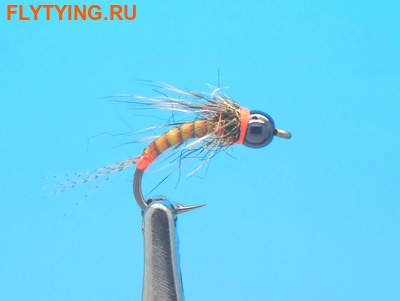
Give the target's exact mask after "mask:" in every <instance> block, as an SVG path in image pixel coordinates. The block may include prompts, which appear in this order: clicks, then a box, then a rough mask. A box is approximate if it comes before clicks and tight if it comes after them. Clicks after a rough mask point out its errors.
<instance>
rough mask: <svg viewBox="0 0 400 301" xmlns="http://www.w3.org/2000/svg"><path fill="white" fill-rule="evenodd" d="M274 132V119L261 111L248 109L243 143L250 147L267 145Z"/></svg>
mask: <svg viewBox="0 0 400 301" xmlns="http://www.w3.org/2000/svg"><path fill="white" fill-rule="evenodd" d="M275 133H276V129H275V123H274V120H273V119H272V118H271V116H269V115H268V114H266V113H264V112H261V111H250V116H249V123H248V126H247V132H246V136H245V137H244V141H243V144H244V145H246V146H248V147H251V148H261V147H264V146H267V145H268V144H269V143H270V142H271V141H272V139H273V138H274V135H275Z"/></svg>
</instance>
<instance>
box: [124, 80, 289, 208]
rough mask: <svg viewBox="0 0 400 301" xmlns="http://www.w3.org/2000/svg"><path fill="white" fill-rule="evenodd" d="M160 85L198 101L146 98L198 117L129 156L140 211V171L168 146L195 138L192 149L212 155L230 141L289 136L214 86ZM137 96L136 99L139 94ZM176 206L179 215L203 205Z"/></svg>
mask: <svg viewBox="0 0 400 301" xmlns="http://www.w3.org/2000/svg"><path fill="white" fill-rule="evenodd" d="M164 88H166V89H168V90H170V91H173V92H176V93H178V94H181V95H186V96H189V97H191V98H192V99H194V100H200V101H201V103H195V102H189V101H185V100H181V99H174V98H168V97H165V98H164V97H162V98H153V99H147V100H151V101H155V102H158V101H160V99H162V100H163V102H162V103H161V107H162V106H164V108H167V109H169V110H173V111H180V112H189V111H190V112H191V113H196V114H198V116H199V117H198V118H196V119H195V120H194V121H189V122H182V123H180V124H179V125H178V126H175V127H174V128H172V129H170V130H169V131H167V132H165V133H164V134H162V135H161V136H159V137H157V138H156V139H155V140H154V141H153V142H151V143H150V144H149V145H148V146H147V147H146V148H145V149H144V151H143V153H142V155H141V156H139V157H136V158H134V159H131V161H130V162H131V163H130V164H136V171H135V174H134V178H133V194H134V197H135V199H136V201H137V203H138V205H139V207H140V208H141V209H142V210H143V211H144V210H145V209H146V208H147V207H148V203H147V202H146V200H145V199H144V197H143V194H142V188H141V186H142V177H143V174H144V172H145V171H146V169H147V168H148V167H149V166H150V165H151V164H152V162H153V161H155V160H156V159H157V157H159V156H160V155H161V154H162V153H163V152H164V151H166V150H167V149H169V148H173V147H178V146H180V145H181V144H182V143H184V142H186V141H188V140H189V139H197V140H196V141H195V142H193V143H191V144H190V146H194V145H196V144H197V143H202V144H201V147H200V148H197V149H196V150H195V151H202V150H204V149H207V150H210V151H211V155H212V154H214V153H215V152H216V151H218V150H219V149H221V148H223V147H229V146H231V145H233V144H243V145H245V146H247V147H251V148H261V147H264V146H267V145H268V144H269V143H270V142H271V141H272V139H273V138H274V136H277V137H280V138H285V139H290V138H291V134H290V132H287V131H285V130H281V129H277V128H275V123H274V121H273V119H272V118H271V117H270V116H269V115H268V114H266V113H264V112H262V111H256V110H249V109H247V108H244V107H241V106H240V105H239V104H238V103H236V102H234V101H233V100H232V99H231V98H229V97H228V96H226V95H225V94H223V93H222V92H221V90H220V89H216V90H215V91H214V92H213V93H211V95H205V94H202V93H198V92H192V91H182V90H179V89H177V88H174V87H171V86H167V87H164ZM137 98H139V99H140V98H141V97H137ZM142 99H145V98H142ZM159 105H160V103H159ZM187 147H188V146H187ZM211 155H210V156H209V158H210V157H211ZM176 206H177V208H176V209H175V210H174V213H175V214H179V213H182V212H186V211H188V210H191V209H195V208H198V207H200V206H203V205H194V206H183V205H180V204H177V203H176Z"/></svg>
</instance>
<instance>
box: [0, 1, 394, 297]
mask: <svg viewBox="0 0 400 301" xmlns="http://www.w3.org/2000/svg"><path fill="white" fill-rule="evenodd" d="M74 3H79V4H88V5H89V4H93V3H84V2H82V1H77V2H74ZM74 3H65V4H74ZM110 3H111V2H109V1H97V2H96V3H95V4H99V5H101V6H102V7H103V9H106V6H107V5H108V4H110ZM113 3H115V1H113ZM6 4H8V3H6ZM6 4H5V3H3V4H1V7H0V16H1V19H0V38H1V43H0V53H1V56H0V92H1V102H0V114H1V115H0V133H1V136H0V138H1V144H0V145H1V157H0V158H1V159H0V162H1V168H2V172H1V174H0V183H1V184H0V185H1V189H0V200H1V210H0V240H1V243H0V299H1V300H41V301H44V300H140V298H141V287H142V273H143V252H142V239H143V238H142V234H141V230H140V228H141V215H140V212H139V208H138V207H137V205H136V203H135V202H134V199H133V197H132V193H131V179H132V174H133V171H134V168H130V169H128V170H126V171H124V172H122V173H121V174H119V175H117V176H116V177H114V178H113V179H112V180H110V181H107V184H105V185H102V186H101V187H100V188H99V189H96V190H95V191H94V192H93V193H90V194H89V196H88V197H86V198H83V199H81V198H82V196H84V195H85V194H86V193H88V192H89V191H91V189H92V187H93V186H90V184H87V185H86V184H85V185H82V186H80V187H78V188H74V189H71V190H70V191H67V192H65V193H62V194H59V195H57V196H54V197H50V198H45V197H44V196H45V195H47V194H49V193H50V194H51V192H52V189H54V188H52V187H51V185H52V184H54V183H56V182H58V181H59V180H60V179H61V180H62V179H63V178H65V177H63V176H62V175H63V174H65V173H71V172H72V173H73V172H76V171H82V170H87V169H91V168H97V167H100V166H103V165H106V164H109V163H113V162H117V161H121V160H124V159H127V158H129V157H131V156H136V155H139V154H140V153H141V151H142V149H143V148H144V147H145V145H146V144H144V143H136V144H128V145H124V146H119V145H120V143H121V142H129V141H131V140H132V139H133V137H131V136H129V135H122V136H117V137H112V136H111V135H108V134H106V133H110V134H119V133H126V132H130V131H131V130H132V129H138V128H141V127H143V125H144V124H145V122H143V120H147V119H146V118H144V119H143V117H146V116H143V117H142V118H140V117H138V116H137V115H141V114H142V112H140V111H139V112H136V111H133V110H130V109H128V107H127V106H126V105H124V104H117V103H112V102H108V101H106V100H104V99H101V97H103V96H109V95H117V94H121V93H134V94H140V95H146V96H154V95H155V93H154V92H153V91H152V90H151V88H149V87H146V86H141V85H138V83H137V81H136V79H149V80H154V81H163V82H167V83H170V84H172V85H175V86H177V87H179V88H182V89H191V90H201V91H209V90H208V88H207V86H206V85H205V84H206V83H209V84H212V85H214V86H217V85H218V80H219V83H220V85H221V86H222V87H229V88H228V89H225V92H226V93H227V94H228V95H229V96H231V97H232V98H233V99H235V100H236V101H237V102H239V103H240V104H241V105H243V106H246V107H248V108H251V109H259V110H263V111H266V112H268V113H269V114H270V115H271V116H273V118H274V120H275V122H276V125H277V127H279V128H283V129H286V130H290V131H291V132H292V133H293V138H292V139H291V140H288V141H287V140H283V139H274V141H273V142H272V143H271V145H270V146H268V147H267V148H263V149H258V150H254V149H249V148H246V147H244V146H233V147H232V148H231V150H230V151H229V154H230V155H231V156H234V157H235V159H234V158H232V157H231V156H228V155H225V154H223V153H221V154H219V155H218V156H217V157H215V158H214V159H213V160H212V162H211V164H210V166H209V167H208V168H207V170H206V173H205V175H204V176H202V177H191V178H188V179H186V178H185V177H184V176H182V177H181V179H180V181H179V184H178V185H177V186H176V182H177V179H176V177H175V178H173V177H171V179H172V184H167V185H162V186H161V187H159V188H157V189H156V190H155V193H157V194H164V195H166V196H168V197H169V198H170V199H171V200H173V201H177V202H181V203H184V204H194V203H202V202H206V203H207V204H208V206H206V207H204V208H202V209H199V210H196V211H194V212H192V213H187V214H185V215H182V216H180V217H179V235H180V240H181V245H180V253H181V265H182V272H183V281H184V289H185V296H186V299H187V300H400V286H399V283H400V272H399V271H400V256H399V254H400V237H399V233H400V203H399V202H400V185H399V179H400V172H399V170H400V168H399V167H400V164H399V151H400V143H399V130H400V126H399V125H400V123H399V119H398V115H399V109H400V105H399V103H400V102H399V99H400V56H399V54H400V19H399V13H400V4H399V2H398V1H389V0H384V1H253V2H248V1H236V2H235V3H233V2H232V1H208V0H206V1H197V2H196V3H194V1H191V2H188V1H154V0H151V1H142V0H139V1H136V2H134V3H131V2H129V3H128V2H118V3H117V4H136V5H137V17H136V19H135V20H134V21H114V22H110V21H58V20H57V19H56V17H54V18H52V20H51V21H46V20H44V17H42V18H41V20H39V21H25V22H23V21H18V20H17V19H16V18H14V19H13V20H12V21H6ZM29 4H35V5H38V4H44V3H41V2H37V1H32V2H31V3H29ZM218 70H219V78H218ZM146 114H147V112H146ZM155 114H156V115H157V112H155ZM164 116H165V115H164ZM160 118H165V117H163V116H160ZM148 125H152V124H151V123H150V124H146V126H148ZM135 138H136V137H135ZM159 173H160V174H161V175H163V174H162V173H163V171H160V172H159ZM53 175H61V176H57V177H55V178H52V176H53ZM42 177H45V179H42ZM151 179H152V177H151V176H148V177H147V179H146V185H147V186H149V187H150V185H152V184H151ZM147 180H148V181H147ZM47 185H50V187H49V188H47V189H45V187H46V186H47ZM147 186H146V188H145V189H146V190H148V189H149V188H147ZM77 200H80V201H79V202H80V203H79V206H76V207H74V206H73V205H74V203H75V202H76V201H77ZM71 208H72V210H71ZM64 214H65V216H64Z"/></svg>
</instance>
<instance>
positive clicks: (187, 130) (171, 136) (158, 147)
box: [137, 119, 216, 170]
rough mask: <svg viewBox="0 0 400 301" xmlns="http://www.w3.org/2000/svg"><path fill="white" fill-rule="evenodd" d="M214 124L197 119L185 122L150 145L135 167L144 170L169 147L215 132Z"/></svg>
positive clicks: (207, 120)
mask: <svg viewBox="0 0 400 301" xmlns="http://www.w3.org/2000/svg"><path fill="white" fill-rule="evenodd" d="M215 127H216V124H215V122H213V121H212V120H209V119H199V120H195V121H193V122H185V123H183V124H182V125H181V126H179V127H176V128H173V129H171V130H169V131H168V132H166V133H165V134H163V135H161V136H160V137H158V138H157V139H156V140H154V141H153V142H152V143H150V144H149V145H148V146H147V147H146V148H145V149H144V151H143V154H142V156H141V157H140V159H139V160H138V162H137V167H138V168H139V169H141V170H145V169H146V168H147V167H148V166H149V165H150V164H151V162H153V161H154V160H155V159H156V158H157V157H158V156H159V155H161V154H162V153H163V152H164V151H165V150H167V149H168V148H170V147H171V146H176V145H178V144H180V143H182V142H185V141H187V140H189V139H191V138H196V137H203V136H205V135H207V134H211V133H214V132H215Z"/></svg>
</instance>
